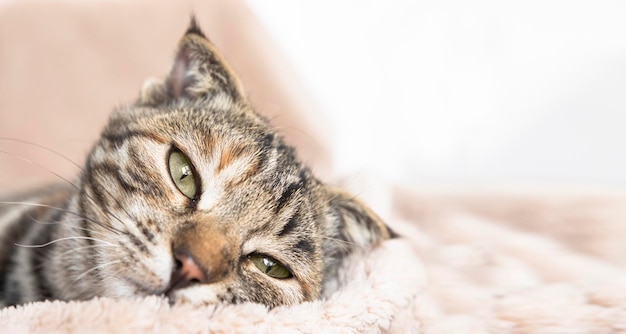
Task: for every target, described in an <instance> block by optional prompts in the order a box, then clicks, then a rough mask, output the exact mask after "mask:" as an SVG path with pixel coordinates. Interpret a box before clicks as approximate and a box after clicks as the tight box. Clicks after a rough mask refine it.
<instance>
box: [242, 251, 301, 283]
mask: <svg viewBox="0 0 626 334" xmlns="http://www.w3.org/2000/svg"><path fill="white" fill-rule="evenodd" d="M248 258H249V259H250V260H251V261H252V263H254V265H255V266H256V267H257V268H259V270H260V271H262V272H263V273H265V274H266V275H268V276H270V277H274V278H291V277H293V274H292V273H291V271H289V270H288V269H287V268H285V267H284V266H283V265H282V264H280V263H278V262H277V261H276V260H274V259H272V258H271V257H267V256H263V255H249V256H248Z"/></svg>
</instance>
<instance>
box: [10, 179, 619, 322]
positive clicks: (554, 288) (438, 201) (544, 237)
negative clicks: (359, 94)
mask: <svg viewBox="0 0 626 334" xmlns="http://www.w3.org/2000/svg"><path fill="white" fill-rule="evenodd" d="M374 190H376V191H373V192H374V193H376V195H375V196H374V197H370V198H369V200H372V199H376V197H378V198H379V199H380V198H382V200H381V201H378V202H377V203H375V206H378V208H377V209H378V210H379V211H381V212H383V215H387V216H388V217H387V219H388V221H389V222H390V225H391V226H393V228H394V229H395V230H397V231H398V232H399V233H400V234H402V235H403V237H402V238H399V239H395V240H391V241H388V242H385V243H384V244H383V245H381V246H380V247H379V248H377V249H375V250H373V251H371V252H365V253H360V254H354V255H353V256H352V257H351V258H350V259H349V261H347V263H346V264H345V265H344V266H343V267H342V268H341V273H342V284H341V288H340V290H339V291H337V292H336V293H334V294H332V295H330V296H327V298H325V299H324V300H320V301H316V302H311V303H304V304H301V305H296V306H291V307H280V308H276V309H272V310H268V309H267V308H265V307H263V306H261V305H256V304H243V305H223V306H208V307H203V308H193V307H191V306H188V305H174V306H170V305H169V304H168V303H167V302H166V301H165V300H163V299H161V298H158V297H150V298H145V299H138V300H111V299H96V300H91V301H86V302H69V303H65V302H41V303H34V304H29V305H25V306H20V307H17V308H8V309H4V310H2V311H0V332H2V333H7V332H8V333H14V332H15V333H30V332H37V333H40V332H64V333H65V332H86V331H89V332H115V333H137V332H178V333H221V332H228V333H231V332H261V333H264V332H267V333H270V332H271V333H282V332H286V333H295V332H320V333H334V332H342V333H343V332H346V333H363V332H365V333H381V332H394V333H480V332H489V333H626V285H625V284H624V283H625V282H626V270H625V268H624V264H625V263H626V243H624V242H623V237H624V235H626V222H625V221H624V218H626V196H625V195H623V194H614V193H613V194H603V195H589V194H586V195H582V194H580V195H571V194H570V195H562V194H561V195H558V194H543V195H538V194H534V195H533V194H520V193H517V194H511V193H508V194H504V193H500V194H471V195H470V194H465V195H463V194H461V195H459V194H456V195H454V194H441V193H417V192H414V191H410V190H407V189H390V188H385V189H380V188H379V189H376V188H374ZM365 197H366V198H367V197H368V196H365ZM381 203H382V204H385V205H381Z"/></svg>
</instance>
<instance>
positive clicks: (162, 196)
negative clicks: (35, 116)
mask: <svg viewBox="0 0 626 334" xmlns="http://www.w3.org/2000/svg"><path fill="white" fill-rule="evenodd" d="M173 151H180V152H181V153H182V154H184V156H186V157H187V158H188V159H189V161H190V162H191V165H192V167H193V173H192V175H193V176H190V177H195V179H194V180H195V181H194V182H195V184H196V188H197V190H198V191H197V194H196V195H195V196H191V197H188V196H187V195H185V194H183V193H182V192H181V191H179V190H178V188H177V186H176V184H175V182H174V180H173V179H172V176H170V172H169V167H168V159H169V156H170V154H171V152H173ZM60 191H61V192H62V193H65V194H68V196H67V199H66V200H65V201H62V202H60V203H56V204H54V207H44V208H41V207H39V209H38V207H34V209H33V210H24V212H23V213H21V214H20V215H18V217H17V218H12V219H9V218H6V220H7V221H6V222H5V221H2V225H0V228H1V230H0V242H1V243H0V244H3V245H7V244H14V243H17V244H21V245H25V246H28V245H31V246H36V245H39V247H34V248H28V247H19V246H18V247H12V248H10V249H4V248H3V249H2V254H0V256H2V257H1V259H2V262H0V270H1V271H0V277H1V280H2V281H1V282H0V283H1V284H0V301H1V302H3V303H5V304H19V303H23V302H26V301H31V300H41V299H66V300H67V299H86V298H91V297H94V296H112V297H129V296H137V295H149V294H162V295H165V296H167V297H168V298H170V300H172V301H173V302H177V301H188V302H191V303H194V304H206V303H217V302H229V303H239V302H246V301H250V302H257V303H263V304H265V305H268V306H270V307H273V306H277V305H284V304H293V303H299V302H303V301H308V300H313V299H316V298H319V297H320V296H321V295H322V294H323V293H324V292H329V291H330V290H331V289H332V287H333V286H334V281H335V278H336V277H335V275H336V273H335V270H336V267H337V265H338V263H339V262H340V261H341V259H342V258H343V257H344V256H346V255H347V254H349V253H350V252H351V251H352V250H353V249H355V248H362V247H370V246H372V245H375V244H377V243H378V242H380V241H381V240H384V239H387V238H389V237H390V231H389V230H388V229H387V227H386V226H385V225H384V224H383V223H382V221H381V220H380V219H379V218H378V217H377V216H376V215H375V214H374V213H373V212H371V210H369V209H368V208H367V207H366V206H365V205H364V204H363V203H361V202H359V201H358V200H355V199H354V198H353V196H351V195H349V194H347V193H345V192H343V191H340V190H336V189H332V188H330V187H328V186H326V185H324V184H322V183H321V182H319V181H318V180H317V179H316V178H315V177H314V176H313V175H312V174H311V172H310V170H309V169H307V168H306V167H304V166H303V165H302V164H301V163H300V162H299V160H298V159H297V158H296V155H295V150H294V149H293V148H291V147H289V146H287V145H286V144H285V143H284V142H283V140H282V139H281V138H280V137H279V136H278V135H276V133H275V132H274V130H273V129H272V128H271V126H270V125H269V123H268V122H267V120H265V119H264V118H263V117H261V116H259V115H258V114H257V113H255V112H254V111H253V109H252V107H251V106H250V105H249V103H248V102H247V100H246V99H245V94H244V91H243V89H242V87H241V84H240V83H239V81H238V80H237V78H236V77H235V76H234V75H233V72H232V70H230V68H229V67H228V65H227V64H226V63H225V62H224V60H223V58H222V57H221V56H220V55H219V53H218V52H217V50H216V49H215V47H214V46H213V45H212V44H211V43H210V42H209V41H208V40H207V39H206V38H205V37H204V35H203V34H202V32H201V31H200V29H199V28H198V27H197V25H196V23H195V21H192V23H191V26H190V28H189V29H188V31H187V33H186V34H185V35H184V37H183V38H182V40H181V41H180V43H179V45H178V51H177V54H176V57H175V61H174V64H173V66H172V70H171V72H170V74H169V76H168V77H167V78H166V79H164V80H152V81H151V82H149V83H148V84H146V85H144V88H143V90H142V92H141V94H140V98H139V100H138V101H136V103H135V104H133V105H130V106H125V107H121V108H118V109H116V110H115V111H114V112H113V114H112V116H111V118H110V121H109V124H108V125H107V126H106V128H105V129H104V131H103V132H102V136H101V138H100V140H99V141H98V142H97V143H96V144H95V146H94V148H93V149H92V151H91V153H90V154H89V156H88V158H87V161H86V163H85V166H84V170H83V172H82V174H81V176H80V178H79V179H78V181H77V182H76V183H74V184H72V185H71V186H69V187H67V188H66V189H62V190H60ZM51 196H52V197H50V198H53V197H55V196H57V195H55V193H54V192H53V193H52V195H51ZM33 201H34V202H33V203H46V200H45V198H34V199H33ZM22 204H23V205H26V204H24V203H22ZM17 208H22V209H23V206H17ZM17 208H12V209H7V208H4V209H2V210H5V211H6V215H5V216H4V217H10V214H11V212H16V211H14V210H17ZM37 210H38V211H44V213H45V214H44V213H40V212H36V211H37ZM0 213H3V212H0ZM37 217H44V219H45V221H44V222H45V223H49V224H41V222H40V221H38V220H37ZM0 219H4V218H3V217H2V216H0ZM18 223H20V224H22V225H20V228H19V229H16V226H18V225H16V224H18ZM22 226H28V229H23V228H22ZM11 231H16V232H11ZM5 248H6V247H5ZM255 256H261V257H264V258H266V259H267V260H268V261H270V262H268V263H271V262H276V263H279V264H281V265H282V266H284V267H285V268H287V269H288V270H289V272H291V274H292V277H288V278H275V277H271V276H269V275H268V274H266V273H264V272H262V271H261V270H260V269H259V268H257V267H256V265H255V262H254V261H253V260H252V259H253V258H255Z"/></svg>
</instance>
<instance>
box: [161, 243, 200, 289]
mask: <svg viewBox="0 0 626 334" xmlns="http://www.w3.org/2000/svg"><path fill="white" fill-rule="evenodd" d="M174 265H175V267H174V270H173V271H172V277H171V279H170V289H180V288H184V287H186V286H188V285H190V284H193V283H207V275H206V273H205V272H204V270H202V268H201V267H200V266H199V265H198V263H197V262H196V260H195V259H194V258H193V256H192V255H190V254H189V253H188V252H185V251H175V252H174Z"/></svg>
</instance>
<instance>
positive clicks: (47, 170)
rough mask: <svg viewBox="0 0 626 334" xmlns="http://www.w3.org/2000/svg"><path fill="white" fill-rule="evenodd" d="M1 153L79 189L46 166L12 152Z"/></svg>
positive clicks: (0, 151)
mask: <svg viewBox="0 0 626 334" xmlns="http://www.w3.org/2000/svg"><path fill="white" fill-rule="evenodd" d="M0 153H2V154H6V155H10V156H12V157H14V158H15V159H18V160H21V161H24V162H26V163H29V164H31V165H33V166H35V167H37V168H40V169H42V170H44V171H46V172H48V173H50V174H52V175H54V176H56V177H58V178H59V179H61V180H63V181H65V182H67V183H68V184H70V185H71V186H72V187H74V188H76V189H79V187H78V185H77V184H75V183H74V182H72V181H70V180H68V179H67V178H65V177H64V176H61V175H60V174H58V173H56V172H54V171H52V170H50V169H48V168H46V167H44V166H42V165H40V164H38V163H36V162H34V161H32V160H29V159H26V158H24V157H22V156H19V155H17V154H14V153H11V152H7V151H2V150H0Z"/></svg>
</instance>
